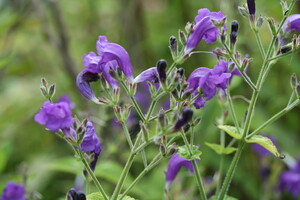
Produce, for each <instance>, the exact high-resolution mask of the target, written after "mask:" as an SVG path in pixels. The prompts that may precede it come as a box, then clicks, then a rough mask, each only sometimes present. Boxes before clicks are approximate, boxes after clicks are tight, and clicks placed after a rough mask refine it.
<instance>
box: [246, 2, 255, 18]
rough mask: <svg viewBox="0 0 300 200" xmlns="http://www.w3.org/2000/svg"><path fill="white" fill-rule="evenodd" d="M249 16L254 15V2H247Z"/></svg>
mask: <svg viewBox="0 0 300 200" xmlns="http://www.w3.org/2000/svg"><path fill="white" fill-rule="evenodd" d="M247 5H248V10H249V14H250V15H255V0H247Z"/></svg>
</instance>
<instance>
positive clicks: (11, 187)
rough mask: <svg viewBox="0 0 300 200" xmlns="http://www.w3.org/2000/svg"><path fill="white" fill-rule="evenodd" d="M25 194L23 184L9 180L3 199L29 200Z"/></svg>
mask: <svg viewBox="0 0 300 200" xmlns="http://www.w3.org/2000/svg"><path fill="white" fill-rule="evenodd" d="M25 195H26V194H25V189H24V186H23V185H22V184H15V183H13V182H11V181H9V182H7V184H6V186H5V188H4V190H3V194H2V196H1V200H27V199H26V197H25Z"/></svg>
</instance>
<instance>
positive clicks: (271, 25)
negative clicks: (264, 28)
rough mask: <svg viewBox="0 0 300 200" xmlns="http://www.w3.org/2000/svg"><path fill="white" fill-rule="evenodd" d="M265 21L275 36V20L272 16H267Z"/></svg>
mask: <svg viewBox="0 0 300 200" xmlns="http://www.w3.org/2000/svg"><path fill="white" fill-rule="evenodd" d="M267 21H268V23H269V27H270V29H271V32H272V34H273V35H274V36H276V27H275V21H274V19H273V18H271V17H269V18H267Z"/></svg>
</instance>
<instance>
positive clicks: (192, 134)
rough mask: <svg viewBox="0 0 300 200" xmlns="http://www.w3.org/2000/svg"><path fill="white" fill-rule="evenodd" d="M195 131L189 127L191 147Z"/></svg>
mask: <svg viewBox="0 0 300 200" xmlns="http://www.w3.org/2000/svg"><path fill="white" fill-rule="evenodd" d="M194 138H195V131H194V126H192V127H191V135H190V145H191V147H192V146H193V145H194Z"/></svg>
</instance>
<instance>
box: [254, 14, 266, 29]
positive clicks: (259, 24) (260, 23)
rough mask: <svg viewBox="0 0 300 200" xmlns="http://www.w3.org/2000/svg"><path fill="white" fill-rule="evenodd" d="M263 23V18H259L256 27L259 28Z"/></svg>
mask: <svg viewBox="0 0 300 200" xmlns="http://www.w3.org/2000/svg"><path fill="white" fill-rule="evenodd" d="M263 23H264V18H262V16H260V17H259V18H258V19H257V21H256V27H257V28H261V26H262V24H263Z"/></svg>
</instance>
